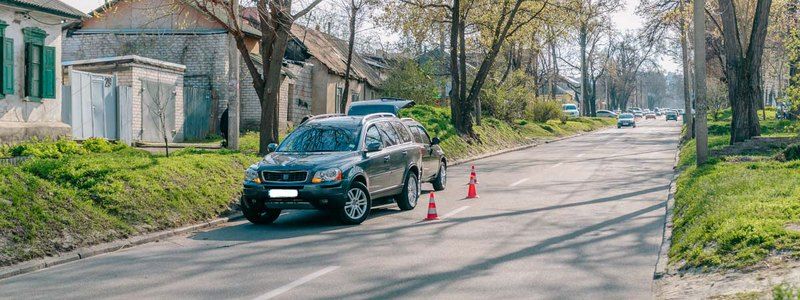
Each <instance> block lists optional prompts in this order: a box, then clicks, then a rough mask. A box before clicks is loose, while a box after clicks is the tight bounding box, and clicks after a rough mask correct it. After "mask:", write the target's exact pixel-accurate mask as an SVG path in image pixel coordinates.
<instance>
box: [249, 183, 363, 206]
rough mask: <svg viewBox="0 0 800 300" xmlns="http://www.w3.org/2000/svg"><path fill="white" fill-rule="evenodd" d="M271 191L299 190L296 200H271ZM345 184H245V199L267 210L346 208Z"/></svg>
mask: <svg viewBox="0 0 800 300" xmlns="http://www.w3.org/2000/svg"><path fill="white" fill-rule="evenodd" d="M270 189H282V190H297V197H295V198H270V196H269V190H270ZM346 193H347V191H346V188H345V184H344V182H342V181H340V182H338V183H327V184H323V183H320V184H312V183H302V184H273V183H267V184H262V183H255V182H245V183H244V197H246V198H248V199H253V200H256V201H258V202H261V203H264V205H265V207H267V208H278V209H327V208H337V207H341V206H344V203H345V202H346V199H347V198H346V197H347V196H346Z"/></svg>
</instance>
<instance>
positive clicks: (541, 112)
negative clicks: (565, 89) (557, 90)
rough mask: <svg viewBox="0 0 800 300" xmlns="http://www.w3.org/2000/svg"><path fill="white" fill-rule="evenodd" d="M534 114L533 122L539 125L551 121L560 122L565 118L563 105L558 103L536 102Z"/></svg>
mask: <svg viewBox="0 0 800 300" xmlns="http://www.w3.org/2000/svg"><path fill="white" fill-rule="evenodd" d="M532 114H533V115H532V117H533V120H534V121H536V122H539V123H544V122H547V121H550V120H560V119H562V117H565V116H564V113H563V112H562V111H561V104H559V103H558V102H556V101H545V100H540V101H536V102H535V103H534V104H533V112H532ZM563 121H566V120H562V122H563Z"/></svg>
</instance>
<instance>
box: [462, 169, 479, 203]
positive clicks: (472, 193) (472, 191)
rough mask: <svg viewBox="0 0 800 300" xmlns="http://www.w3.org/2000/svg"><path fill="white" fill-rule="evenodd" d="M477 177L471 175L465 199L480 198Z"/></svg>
mask: <svg viewBox="0 0 800 300" xmlns="http://www.w3.org/2000/svg"><path fill="white" fill-rule="evenodd" d="M475 181H476V180H475V177H473V176H471V175H470V176H469V188H467V198H465V199H473V198H478V188H477V187H476V186H475V184H477V182H475Z"/></svg>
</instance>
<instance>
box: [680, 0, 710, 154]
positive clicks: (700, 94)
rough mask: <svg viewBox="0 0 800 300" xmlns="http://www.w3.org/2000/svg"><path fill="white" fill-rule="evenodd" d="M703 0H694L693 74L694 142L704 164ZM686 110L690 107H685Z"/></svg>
mask: <svg viewBox="0 0 800 300" xmlns="http://www.w3.org/2000/svg"><path fill="white" fill-rule="evenodd" d="M705 7H706V1H705V0H695V2H694V74H695V76H694V77H695V80H694V82H695V88H694V93H695V103H696V106H697V118H696V120H695V122H696V124H695V142H696V150H697V164H698V165H701V164H704V163H705V162H706V161H707V160H708V125H707V124H706V123H707V117H706V112H707V106H706V15H705ZM685 109H686V110H689V109H691V107H686V108H685Z"/></svg>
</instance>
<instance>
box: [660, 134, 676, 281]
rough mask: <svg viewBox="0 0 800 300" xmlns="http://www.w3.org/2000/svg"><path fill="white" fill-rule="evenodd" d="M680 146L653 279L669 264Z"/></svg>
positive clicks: (666, 270)
mask: <svg viewBox="0 0 800 300" xmlns="http://www.w3.org/2000/svg"><path fill="white" fill-rule="evenodd" d="M680 153H681V151H680V147H679V148H678V151H677V152H675V161H674V163H673V167H672V168H673V170H674V172H673V174H672V180H671V181H670V183H669V194H668V195H667V202H666V207H665V214H664V231H663V233H662V237H661V247H659V250H658V260H657V261H656V266H655V270H654V271H653V280H659V279H661V278H663V277H664V276H665V275H667V272H668V265H669V246H670V244H672V226H673V223H672V215H673V210H674V208H675V193H676V192H677V190H678V186H677V180H678V176H680V175H681V170H679V169H678V162H679V161H680Z"/></svg>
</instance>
